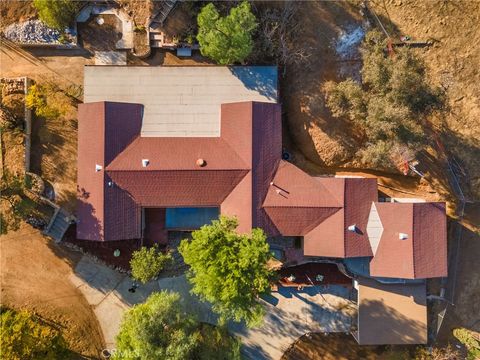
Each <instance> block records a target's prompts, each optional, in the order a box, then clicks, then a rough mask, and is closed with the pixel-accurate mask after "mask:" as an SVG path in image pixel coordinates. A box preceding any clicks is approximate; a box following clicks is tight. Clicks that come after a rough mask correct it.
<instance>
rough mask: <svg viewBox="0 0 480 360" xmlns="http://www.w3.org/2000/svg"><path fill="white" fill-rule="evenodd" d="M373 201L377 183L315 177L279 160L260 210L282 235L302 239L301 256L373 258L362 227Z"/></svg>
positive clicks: (373, 181) (361, 179) (364, 180)
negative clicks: (262, 207)
mask: <svg viewBox="0 0 480 360" xmlns="http://www.w3.org/2000/svg"><path fill="white" fill-rule="evenodd" d="M377 199H378V197H377V182H376V179H363V178H326V177H318V178H315V177H311V176H310V175H308V174H306V173H304V172H303V171H301V170H300V169H298V168H297V167H295V166H294V165H292V164H290V163H287V162H285V161H282V162H281V163H280V166H279V168H278V170H277V173H276V174H275V177H274V179H273V185H271V186H270V187H269V190H268V194H267V197H266V199H265V201H264V204H263V206H264V208H265V211H266V212H267V214H268V215H269V216H270V218H271V219H272V221H273V223H274V224H275V225H276V227H277V228H278V229H279V231H280V233H282V234H283V235H291V236H304V251H305V255H307V256H331V257H341V258H344V257H357V256H372V251H371V248H370V243H369V241H368V236H367V233H366V225H367V222H368V215H369V212H370V206H371V203H372V202H373V201H376V200H377ZM350 225H355V226H356V228H357V231H356V232H351V231H349V230H348V229H347V228H348V226H350Z"/></svg>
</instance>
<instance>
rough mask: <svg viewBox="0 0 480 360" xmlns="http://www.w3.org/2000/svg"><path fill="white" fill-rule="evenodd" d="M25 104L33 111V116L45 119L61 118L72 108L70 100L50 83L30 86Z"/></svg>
mask: <svg viewBox="0 0 480 360" xmlns="http://www.w3.org/2000/svg"><path fill="white" fill-rule="evenodd" d="M25 103H26V105H27V107H28V108H30V109H33V110H34V111H35V115H37V116H39V117H44V118H46V119H54V118H58V117H60V116H63V115H65V114H66V113H67V112H68V111H69V110H70V108H71V106H72V102H71V100H70V98H68V96H67V95H65V94H64V93H63V91H62V90H60V89H59V88H58V87H57V86H55V85H54V84H50V83H46V84H34V85H32V86H30V88H29V89H28V93H27V96H26V97H25Z"/></svg>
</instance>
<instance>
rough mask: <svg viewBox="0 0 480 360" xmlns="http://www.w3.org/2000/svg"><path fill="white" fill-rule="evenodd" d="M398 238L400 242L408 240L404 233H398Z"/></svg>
mask: <svg viewBox="0 0 480 360" xmlns="http://www.w3.org/2000/svg"><path fill="white" fill-rule="evenodd" d="M398 238H399V239H400V240H407V239H408V235H407V234H405V233H399V234H398Z"/></svg>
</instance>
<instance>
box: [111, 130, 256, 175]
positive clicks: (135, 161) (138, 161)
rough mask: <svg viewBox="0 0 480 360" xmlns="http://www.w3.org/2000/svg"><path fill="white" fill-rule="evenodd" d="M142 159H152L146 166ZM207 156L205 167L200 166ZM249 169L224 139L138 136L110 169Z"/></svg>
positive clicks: (147, 170)
mask: <svg viewBox="0 0 480 360" xmlns="http://www.w3.org/2000/svg"><path fill="white" fill-rule="evenodd" d="M142 159H148V160H149V163H148V165H147V166H146V167H143V165H142ZM198 159H203V160H204V161H205V164H206V165H205V166H203V167H200V166H199V165H197V160H198ZM239 169H241V170H249V169H250V168H249V166H247V164H246V163H245V162H244V161H243V160H242V159H241V158H240V157H239V156H238V155H237V153H236V152H235V151H234V150H233V149H232V147H231V146H229V145H228V144H227V142H226V141H225V140H223V139H222V138H215V137H201V138H194V137H187V138H185V137H170V138H161V137H138V138H136V139H135V140H134V141H133V142H132V143H131V144H130V146H128V147H127V148H126V149H125V150H124V151H123V152H122V153H120V154H119V155H118V156H117V157H116V158H115V160H113V161H112V163H111V164H110V165H108V166H107V171H109V172H110V171H143V172H150V171H157V170H193V171H200V170H202V171H203V170H208V171H212V170H239Z"/></svg>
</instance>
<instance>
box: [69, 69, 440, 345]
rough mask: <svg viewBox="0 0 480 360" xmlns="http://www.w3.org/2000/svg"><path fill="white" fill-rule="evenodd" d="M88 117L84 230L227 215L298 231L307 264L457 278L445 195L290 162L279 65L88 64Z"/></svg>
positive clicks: (139, 228)
mask: <svg viewBox="0 0 480 360" xmlns="http://www.w3.org/2000/svg"><path fill="white" fill-rule="evenodd" d="M78 123H79V125H78V126H79V128H78V132H79V139H78V209H77V218H78V223H77V238H78V239H83V240H91V241H118V240H128V239H141V238H144V237H146V236H151V234H152V233H154V235H153V236H156V238H155V239H153V240H154V241H157V242H160V243H162V242H165V241H166V234H167V233H168V231H170V230H172V231H173V230H193V229H195V228H198V227H200V226H201V225H203V224H205V223H209V222H210V221H211V220H212V219H214V218H216V217H218V215H219V214H225V215H229V216H236V217H237V218H238V220H239V228H238V231H240V232H249V231H250V230H251V229H252V228H255V227H260V228H262V229H263V230H264V231H265V233H266V234H267V236H268V237H269V238H275V239H277V241H276V244H278V243H279V241H278V239H280V242H281V239H282V238H285V239H287V238H292V237H293V238H295V239H296V243H297V247H298V249H297V253H300V254H301V256H300V258H301V259H302V261H304V262H308V261H319V260H322V259H325V258H330V259H336V260H338V261H344V260H345V264H346V265H347V269H348V268H349V266H348V264H349V263H348V261H347V260H353V261H357V260H360V261H363V263H364V265H365V266H366V267H367V272H366V273H362V274H357V275H361V276H367V277H368V278H373V279H383V280H384V282H387V283H388V280H389V279H390V280H391V281H394V280H395V279H402V281H403V282H405V281H407V279H412V280H418V279H426V278H432V277H444V276H446V275H447V252H446V243H447V242H446V234H447V231H446V214H445V204H443V203H396V202H393V203H386V202H379V198H378V189H377V182H376V179H374V178H348V177H346V178H337V177H315V176H311V175H309V174H307V173H305V172H304V171H302V170H301V169H299V168H298V167H296V166H295V165H294V164H292V163H291V162H288V161H286V160H283V159H282V126H281V125H282V122H281V105H280V104H279V103H278V91H277V72H276V68H275V67H263V66H260V67H255V66H250V67H241V66H239V67H215V66H208V67H116V66H107V67H98V66H94V67H86V71H85V103H84V104H81V105H80V106H79V110H78ZM159 218H160V219H161V221H160V222H158V219H159ZM152 219H156V220H157V222H156V223H155V224H153V220H152ZM150 221H152V224H150ZM152 226H155V229H156V231H155V232H151V231H149V230H148V229H149V227H152ZM286 253H288V252H286ZM284 260H286V261H287V262H288V260H289V259H288V258H287V259H284ZM352 263H353V262H352ZM352 269H354V267H352ZM352 269H351V271H352V273H353V274H354V275H355V274H356V273H355V270H352ZM419 286H420V287H422V286H423V290H425V284H424V283H423V285H418V283H415V291H416V292H417V293H418V292H422V290H421V289H419V288H418V287H419ZM364 293H366V294H376V295H378V294H379V293H381V292H378V291H377V292H375V291H366V290H365V291H364ZM415 309H416V310H415V311H417V312H418V307H415ZM424 310H425V309H424ZM425 311H426V310H425ZM372 321H374V320H372ZM362 323H365V321H364V317H362ZM424 330H425V331H426V329H423V328H422V330H421V331H424ZM359 331H361V329H359ZM363 338H367V337H363V336H359V337H358V338H357V339H363ZM385 338H386V339H390V337H388V336H387V337H385ZM424 338H425V336H423V335H422V336H416V337H415V336H413V337H412V339H415V341H417V339H424ZM389 341H390V340H389ZM407 342H408V341H407ZM368 343H372V340H371V338H370V337H368Z"/></svg>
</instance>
